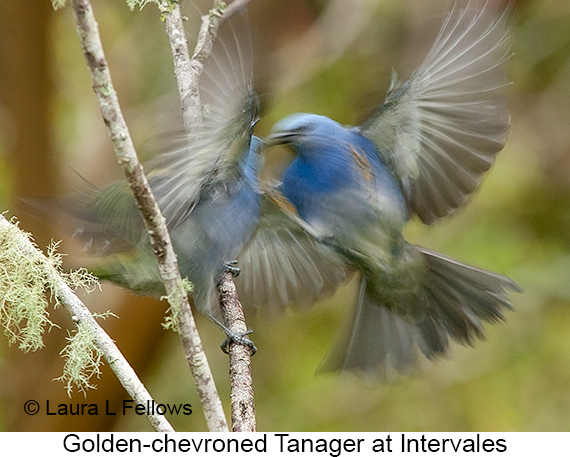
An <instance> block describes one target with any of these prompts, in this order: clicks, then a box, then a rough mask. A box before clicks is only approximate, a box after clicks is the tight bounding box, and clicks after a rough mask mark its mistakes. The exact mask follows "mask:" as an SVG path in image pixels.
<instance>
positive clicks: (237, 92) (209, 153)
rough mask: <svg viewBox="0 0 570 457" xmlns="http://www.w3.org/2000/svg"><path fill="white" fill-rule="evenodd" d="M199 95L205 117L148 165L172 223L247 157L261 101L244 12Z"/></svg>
mask: <svg viewBox="0 0 570 457" xmlns="http://www.w3.org/2000/svg"><path fill="white" fill-rule="evenodd" d="M200 99H201V103H202V119H201V121H199V122H197V123H196V125H194V126H192V128H191V129H190V132H189V133H188V134H186V135H183V136H181V137H179V138H174V139H172V140H171V141H170V143H169V144H168V145H166V148H165V151H164V152H163V153H161V154H160V155H159V156H158V157H156V158H155V159H154V160H152V161H151V162H150V163H148V164H146V165H145V169H146V170H148V177H149V180H150V183H151V186H152V188H153V191H154V193H155V196H156V198H157V201H158V204H159V206H160V208H161V210H162V211H163V214H164V216H165V217H166V219H167V222H168V223H169V226H170V228H171V227H172V226H173V225H176V224H177V223H178V222H179V221H181V220H183V219H184V216H185V215H186V214H188V213H189V212H190V211H192V209H193V207H194V206H195V204H196V203H197V200H198V199H199V198H200V191H201V190H202V189H203V188H204V187H205V186H206V185H208V184H210V183H212V182H215V181H221V182H223V181H226V180H233V179H235V177H236V173H237V172H239V169H240V167H242V166H243V165H244V162H245V161H246V159H247V153H248V151H249V147H250V142H251V137H252V134H253V127H254V126H255V124H256V122H257V120H258V115H259V113H258V111H259V106H258V100H257V97H256V95H255V93H254V91H253V62H252V49H251V40H250V38H249V24H248V22H247V16H246V15H245V13H243V14H242V13H239V14H236V15H234V16H232V18H231V19H230V20H228V21H227V22H224V24H223V25H222V26H221V27H220V30H219V32H218V36H217V38H216V41H215V43H214V48H213V50H212V58H211V60H210V61H209V63H208V64H207V65H206V67H205V69H204V73H203V74H202V76H201V78H200Z"/></svg>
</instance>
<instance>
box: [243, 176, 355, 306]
mask: <svg viewBox="0 0 570 457" xmlns="http://www.w3.org/2000/svg"><path fill="white" fill-rule="evenodd" d="M306 229H309V227H308V226H307V225H306V224H304V223H303V221H302V219H301V218H300V217H298V215H297V214H296V212H295V210H294V207H293V205H292V204H291V203H290V202H289V201H288V200H287V199H286V198H285V197H284V196H283V194H281V193H280V192H279V190H278V188H276V187H273V188H270V189H269V190H267V191H265V192H264V193H263V194H262V203H261V217H260V219H259V223H258V226H257V228H256V231H255V232H254V234H253V236H252V238H251V239H250V240H249V241H248V243H247V244H246V245H245V246H244V248H243V250H242V251H241V253H240V254H239V256H238V262H239V265H240V268H241V271H242V273H241V274H240V275H239V276H238V277H237V278H236V280H235V284H236V287H237V290H238V294H239V297H240V300H241V302H242V303H243V304H244V306H245V307H249V308H250V309H251V308H252V307H254V308H261V307H263V308H264V309H265V310H267V311H268V312H269V314H276V313H278V312H280V311H281V310H283V309H284V308H286V307H288V306H295V307H298V308H306V307H309V306H311V305H312V304H313V303H314V302H315V301H316V300H318V299H319V298H322V297H323V296H326V295H329V294H332V293H333V292H334V291H335V290H336V288H337V287H339V286H340V285H342V284H343V283H345V282H346V281H347V280H348V279H349V278H350V276H351V275H352V272H351V271H349V270H348V269H347V267H346V265H345V263H344V262H343V260H342V257H341V256H340V255H339V254H338V253H337V252H336V251H335V250H333V249H332V248H331V247H329V246H327V245H326V244H325V243H322V242H321V241H320V240H319V239H317V238H316V237H315V236H313V235H312V234H311V233H310V232H308V231H307V230H306Z"/></svg>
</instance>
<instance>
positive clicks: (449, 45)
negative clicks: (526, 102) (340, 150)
mask: <svg viewBox="0 0 570 457" xmlns="http://www.w3.org/2000/svg"><path fill="white" fill-rule="evenodd" d="M461 3H462V2H456V3H455V6H454V7H453V9H452V10H451V12H450V13H449V14H448V16H447V18H446V20H445V21H444V24H443V26H442V28H441V30H440V33H439V35H438V37H437V39H436V40H435V43H434V45H433V47H432V48H431V50H430V52H429V53H428V55H427V57H426V59H425V61H424V62H423V64H422V65H421V66H420V67H419V68H418V69H417V70H416V71H415V72H414V74H413V76H412V77H411V79H410V80H409V81H407V82H405V83H403V84H401V83H399V82H397V81H396V77H395V76H394V75H393V77H392V81H391V84H390V89H389V90H388V94H387V96H386V100H385V102H384V104H382V105H381V106H380V108H379V109H378V111H377V112H376V113H375V114H374V115H373V116H372V117H371V118H370V119H368V120H367V121H366V122H365V123H364V124H363V125H362V127H361V128H360V132H361V133H362V134H363V135H364V136H366V137H367V138H369V139H370V140H371V141H372V142H373V143H374V144H375V146H376V148H377V149H378V150H379V152H380V155H381V158H382V160H383V161H384V162H385V163H386V164H387V165H388V166H389V167H390V168H391V169H392V171H393V172H394V173H395V175H396V177H397V178H398V179H399V181H400V184H401V186H402V189H403V191H404V195H405V198H406V202H407V205H408V208H409V209H410V210H411V211H412V212H415V213H416V214H417V215H418V216H419V217H420V219H421V220H422V221H423V222H425V223H427V224H430V223H432V222H434V221H435V220H436V219H438V218H440V217H444V216H447V215H449V214H451V213H452V212H453V211H454V210H455V209H457V208H458V207H460V206H461V205H462V204H463V203H464V202H465V201H466V199H467V197H468V196H469V194H471V193H472V192H473V191H474V190H475V189H476V187H477V186H478V184H479V182H480V180H481V177H482V174H483V173H484V172H485V171H487V170H488V169H489V168H490V167H491V165H492V163H493V160H494V158H495V155H496V154H497V153H498V152H499V151H500V150H501V149H502V148H503V147H504V145H505V142H506V137H507V135H508V133H509V130H510V115H509V112H508V109H507V106H506V102H505V100H504V97H503V95H502V94H501V89H503V88H504V86H506V85H507V84H508V80H507V78H506V75H505V62H506V60H507V59H508V57H509V55H510V50H509V47H510V45H509V40H508V30H507V26H506V16H507V11H506V10H502V11H499V10H498V9H497V8H498V7H497V6H496V5H493V2H491V0H470V1H468V2H467V3H466V4H465V2H463V6H458V4H461Z"/></svg>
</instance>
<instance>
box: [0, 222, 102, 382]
mask: <svg viewBox="0 0 570 457" xmlns="http://www.w3.org/2000/svg"><path fill="white" fill-rule="evenodd" d="M0 222H2V223H1V224H0V324H1V325H2V328H3V330H4V334H5V335H6V336H7V337H8V342H9V343H10V344H14V343H17V344H18V346H19V348H20V349H22V350H23V351H30V350H31V351H35V350H37V349H40V348H41V347H43V338H42V337H43V333H44V332H45V330H46V329H50V328H51V327H54V326H56V325H55V324H54V323H53V322H51V321H50V319H49V312H48V306H49V303H50V297H51V299H52V300H53V303H54V306H58V305H62V303H61V302H60V293H59V292H60V288H61V284H62V281H63V283H65V284H66V285H68V286H69V287H71V288H73V289H77V288H83V289H85V290H86V291H87V292H90V291H92V290H93V289H95V288H96V287H97V286H98V285H99V283H98V282H97V279H96V278H95V277H94V276H93V275H91V274H90V273H88V272H87V270H85V269H80V270H76V271H73V272H71V273H64V272H63V271H62V270H61V263H62V256H61V254H59V253H58V252H57V251H56V249H57V246H58V243H52V244H51V245H50V246H49V247H48V248H47V254H46V255H44V254H42V252H41V251H39V250H38V249H37V247H36V246H35V244H34V243H33V242H32V241H31V239H30V235H29V234H27V233H25V232H24V231H22V230H20V228H19V227H18V226H17V224H16V223H15V222H14V221H12V223H8V221H6V220H5V219H4V218H3V217H2V220H1V221H0ZM88 333H90V331H89V330H88V328H87V326H86V324H83V323H78V326H77V331H76V334H75V335H74V336H73V337H72V338H70V339H69V345H68V346H66V347H65V348H64V350H63V351H62V354H63V355H64V357H65V358H66V359H67V361H66V364H65V367H64V374H63V375H62V377H61V379H62V380H65V382H66V383H67V389H68V391H70V389H71V386H72V385H73V384H75V385H77V386H78V388H79V390H81V391H85V389H86V388H88V387H91V384H89V379H91V377H92V376H93V375H94V374H98V372H99V364H100V362H101V360H100V359H101V353H100V351H99V350H98V348H95V347H94V344H95V343H94V341H93V337H92V336H91V335H90V334H88Z"/></svg>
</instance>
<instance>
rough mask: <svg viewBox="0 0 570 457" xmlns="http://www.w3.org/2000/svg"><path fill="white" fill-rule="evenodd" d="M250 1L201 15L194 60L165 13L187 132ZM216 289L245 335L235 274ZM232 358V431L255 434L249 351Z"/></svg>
mask: <svg viewBox="0 0 570 457" xmlns="http://www.w3.org/2000/svg"><path fill="white" fill-rule="evenodd" d="M249 1H250V0H236V1H234V2H232V3H230V4H229V6H225V4H222V3H220V2H217V1H215V2H214V5H213V8H212V10H210V12H209V14H206V15H204V16H202V24H201V27H200V31H199V33H198V39H197V43H196V47H195V49H194V53H193V55H192V58H190V56H189V52H188V45H187V43H186V39H185V36H186V35H185V32H184V25H183V22H182V15H181V13H180V5H179V3H178V2H175V3H174V4H171V5H170V8H169V9H168V10H165V11H164V18H165V23H166V33H167V35H168V38H169V41H170V46H171V51H172V57H173V62H174V74H175V77H176V82H177V85H178V92H179V94H180V102H181V108H182V115H183V121H184V125H185V128H186V130H187V131H190V130H191V129H192V128H193V126H196V122H197V121H198V122H199V121H200V120H201V116H202V112H201V103H200V93H199V82H200V77H201V75H202V73H203V71H204V68H205V66H206V64H207V63H208V61H209V60H210V58H211V56H212V49H213V46H214V41H215V39H216V37H217V34H218V29H219V27H220V25H221V23H222V22H223V21H224V20H227V19H229V18H230V17H231V16H232V15H234V14H236V13H237V12H238V11H240V10H241V9H242V8H244V7H245V5H246V4H247V3H249ZM228 260H231V259H228ZM217 286H218V296H219V300H220V309H221V311H222V317H223V319H224V323H225V325H226V327H227V328H228V329H230V331H232V332H233V333H235V334H240V333H243V332H245V331H246V330H247V327H246V325H245V317H244V314H243V309H242V306H241V303H240V301H239V298H238V295H237V291H236V287H235V284H234V282H233V277H232V275H231V274H229V273H226V274H225V275H224V276H223V277H222V279H221V281H220V282H219V283H218V285H217ZM229 358H230V369H229V371H230V382H231V394H230V397H231V418H232V430H233V431H252V432H253V431H255V407H254V397H253V381H252V377H251V356H250V352H249V348H247V347H245V346H243V345H241V344H235V343H231V344H230V345H229Z"/></svg>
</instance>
